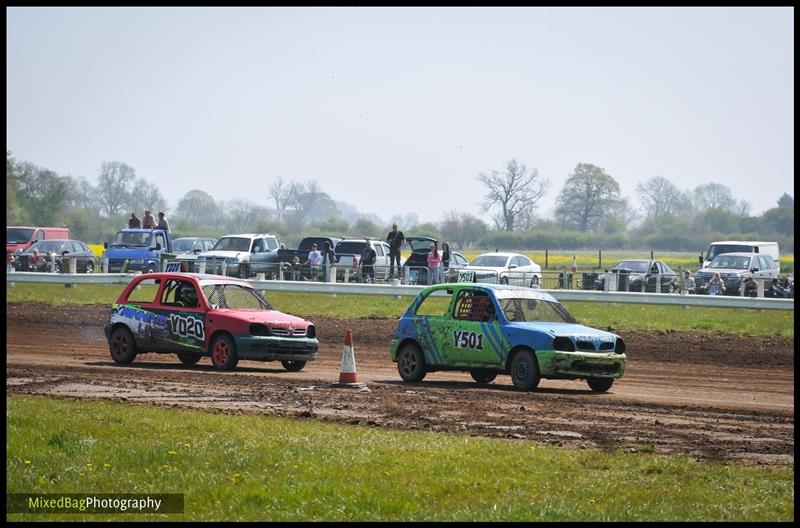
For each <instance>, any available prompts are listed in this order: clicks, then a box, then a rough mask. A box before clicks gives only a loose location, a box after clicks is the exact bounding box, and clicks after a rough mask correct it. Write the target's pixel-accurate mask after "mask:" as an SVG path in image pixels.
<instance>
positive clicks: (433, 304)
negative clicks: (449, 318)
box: [416, 293, 453, 317]
mask: <svg viewBox="0 0 800 528" xmlns="http://www.w3.org/2000/svg"><path fill="white" fill-rule="evenodd" d="M452 298H453V294H452V293H448V294H447V295H445V296H439V295H428V296H427V297H425V298H424V299H423V300H422V302H421V303H420V304H419V306H417V311H416V315H421V316H433V317H442V316H444V315H447V310H448V308H450V300H451V299H452Z"/></svg>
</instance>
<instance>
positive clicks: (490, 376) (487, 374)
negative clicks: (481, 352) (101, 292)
mask: <svg viewBox="0 0 800 528" xmlns="http://www.w3.org/2000/svg"><path fill="white" fill-rule="evenodd" d="M469 375H470V376H472V379H474V380H475V381H477V382H478V383H491V382H493V381H494V379H495V378H496V377H497V372H492V371H490V370H483V369H473V370H470V371H469Z"/></svg>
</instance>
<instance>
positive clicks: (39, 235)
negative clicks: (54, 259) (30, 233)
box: [36, 231, 44, 242]
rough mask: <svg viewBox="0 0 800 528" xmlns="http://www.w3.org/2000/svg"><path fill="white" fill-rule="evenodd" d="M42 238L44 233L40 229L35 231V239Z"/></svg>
mask: <svg viewBox="0 0 800 528" xmlns="http://www.w3.org/2000/svg"><path fill="white" fill-rule="evenodd" d="M40 240H44V233H43V232H42V231H37V232H36V241H37V242H38V241H40Z"/></svg>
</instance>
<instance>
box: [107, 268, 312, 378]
mask: <svg viewBox="0 0 800 528" xmlns="http://www.w3.org/2000/svg"><path fill="white" fill-rule="evenodd" d="M105 334H106V338H107V339H108V345H109V349H110V352H111V357H112V358H113V359H114V361H116V362H117V363H122V364H127V363H130V362H131V361H133V360H134V359H135V358H136V355H137V354H139V353H140V352H159V353H166V354H177V355H178V359H180V361H181V362H182V363H184V364H186V365H193V364H195V363H197V362H198V361H199V360H200V358H201V357H202V356H211V364H212V365H213V366H214V368H215V369H217V370H232V369H233V368H235V367H236V364H237V363H238V362H239V360H240V359H253V360H259V361H280V362H281V363H282V364H283V367H284V368H285V369H286V370H290V371H298V370H301V369H302V368H303V367H304V366H305V364H306V362H307V361H312V360H314V359H316V357H317V351H318V350H319V341H318V340H317V337H316V328H315V326H314V323H313V322H311V321H308V320H306V319H303V318H301V317H296V316H294V315H288V314H285V313H282V312H279V311H277V310H275V309H274V308H273V307H272V305H271V304H270V303H269V301H267V299H266V298H264V296H263V295H262V294H261V293H260V292H259V291H258V290H256V289H255V288H253V286H252V285H251V284H250V283H248V282H246V281H243V280H239V279H233V278H227V277H221V276H218V275H199V274H195V273H148V274H143V275H138V276H136V277H134V278H133V280H132V281H131V282H130V283H129V284H128V285H127V286H126V287H125V289H124V290H123V291H122V293H121V294H120V296H119V298H118V299H117V302H116V303H115V304H114V305H113V307H112V310H111V316H110V318H109V320H108V323H106V325H105Z"/></svg>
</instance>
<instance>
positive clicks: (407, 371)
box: [397, 343, 428, 383]
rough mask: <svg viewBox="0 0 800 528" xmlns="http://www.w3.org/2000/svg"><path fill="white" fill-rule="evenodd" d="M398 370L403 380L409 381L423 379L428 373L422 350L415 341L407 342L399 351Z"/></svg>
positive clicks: (414, 381) (415, 381) (413, 381)
mask: <svg viewBox="0 0 800 528" xmlns="http://www.w3.org/2000/svg"><path fill="white" fill-rule="evenodd" d="M397 372H399V373H400V377H401V378H403V381H407V382H409V383H417V382H418V381H422V378H424V377H425V374H427V373H428V369H427V368H426V367H425V357H424V356H423V355H422V350H420V349H419V347H418V346H417V345H415V344H414V343H406V344H405V345H403V346H402V348H400V350H398V351H397Z"/></svg>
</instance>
